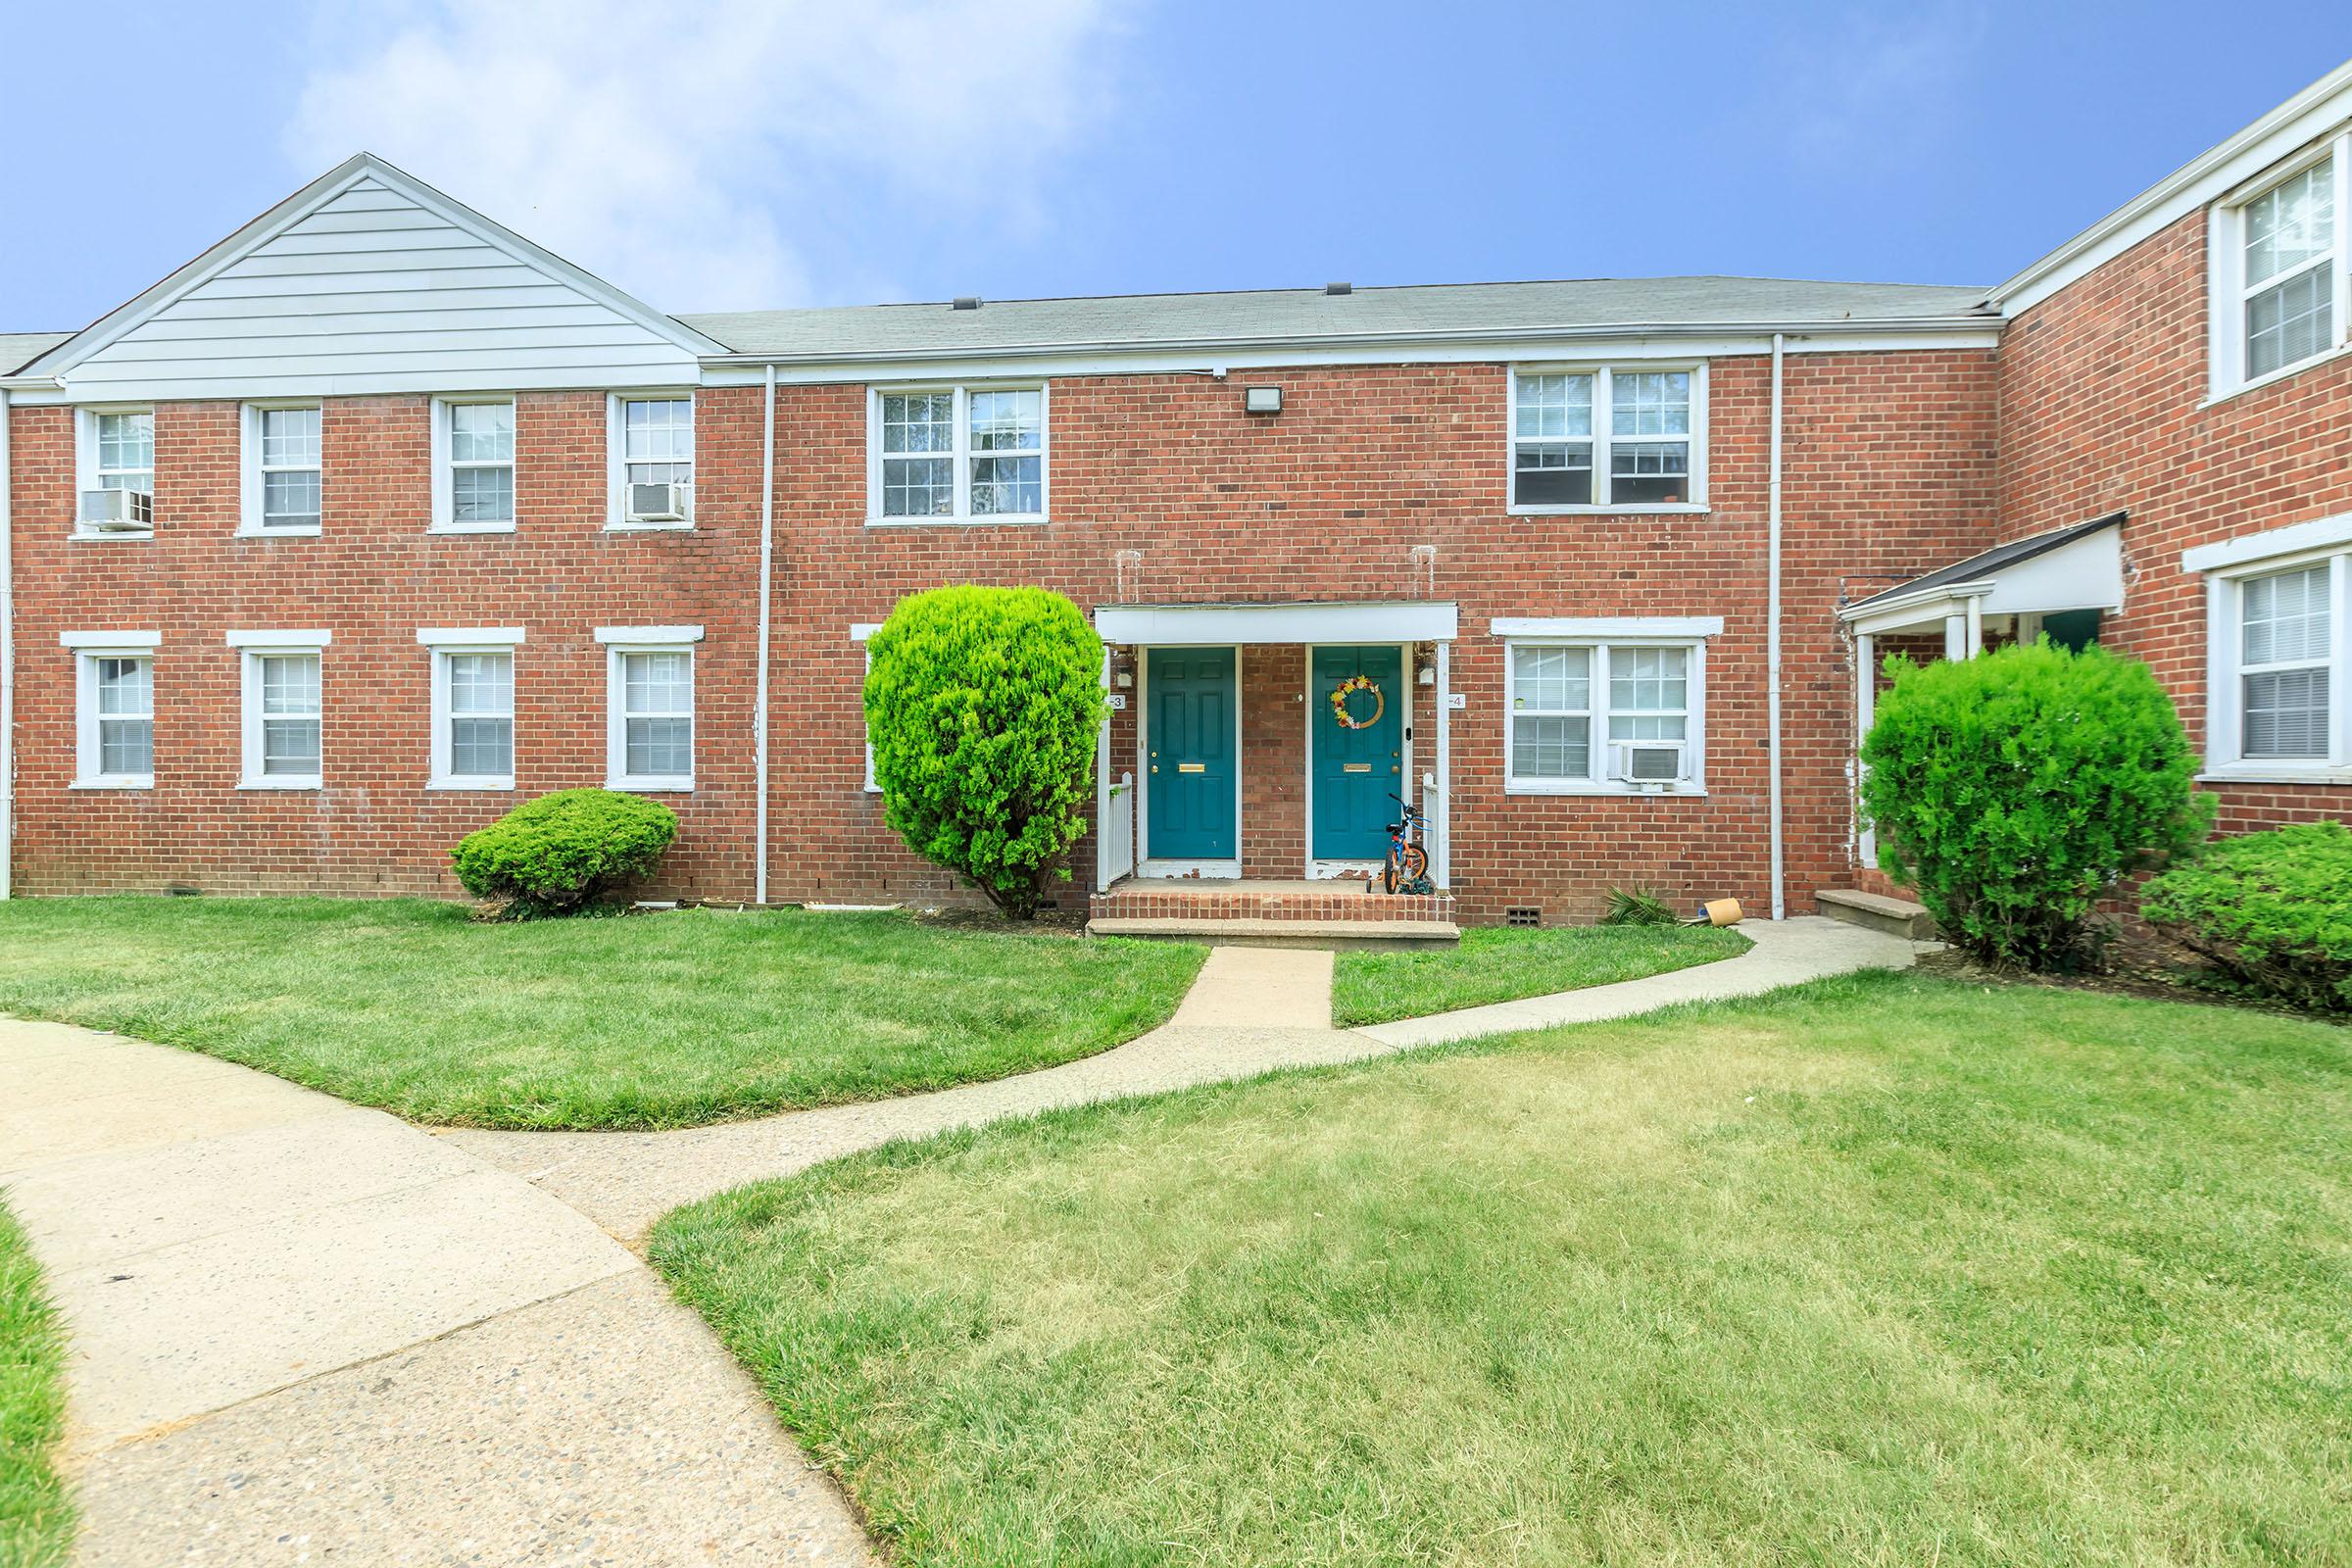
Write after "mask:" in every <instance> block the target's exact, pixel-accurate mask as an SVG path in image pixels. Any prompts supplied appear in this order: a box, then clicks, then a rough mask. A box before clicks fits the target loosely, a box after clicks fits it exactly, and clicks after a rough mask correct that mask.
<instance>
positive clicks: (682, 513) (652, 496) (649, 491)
mask: <svg viewBox="0 0 2352 1568" xmlns="http://www.w3.org/2000/svg"><path fill="white" fill-rule="evenodd" d="M629 520H630V521H631V522H684V521H685V520H686V487H685V486H684V485H682V484H676V483H664V484H632V485H630V486H629Z"/></svg>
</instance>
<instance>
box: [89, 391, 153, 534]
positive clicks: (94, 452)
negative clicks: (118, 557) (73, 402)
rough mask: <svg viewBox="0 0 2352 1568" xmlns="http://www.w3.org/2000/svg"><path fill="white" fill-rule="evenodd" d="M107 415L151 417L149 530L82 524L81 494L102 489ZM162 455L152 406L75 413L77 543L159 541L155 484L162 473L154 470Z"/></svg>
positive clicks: (103, 406)
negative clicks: (101, 441) (101, 423)
mask: <svg viewBox="0 0 2352 1568" xmlns="http://www.w3.org/2000/svg"><path fill="white" fill-rule="evenodd" d="M107 414H144V415H145V416H147V432H148V447H147V462H148V463H149V465H150V466H149V467H148V468H147V469H146V470H145V472H146V474H147V526H146V527H144V528H123V529H120V530H108V531H106V532H101V531H99V530H98V529H96V528H91V527H86V526H84V525H83V523H82V520H81V493H82V492H83V491H84V490H95V489H97V488H98V476H99V473H100V471H101V470H100V468H99V466H98V418H99V416H101V415H107ZM158 457H159V454H158V452H157V450H156V442H155V407H154V405H152V404H148V403H93V404H88V405H85V406H84V407H81V408H78V409H75V410H74V411H73V537H74V538H76V539H152V538H154V537H155V524H156V522H157V520H158V519H157V511H156V506H155V482H156V477H157V473H158V470H157V469H156V468H155V467H154V466H153V465H154V464H155V463H156V462H157V460H158ZM105 471H108V472H130V471H133V470H130V469H109V470H105Z"/></svg>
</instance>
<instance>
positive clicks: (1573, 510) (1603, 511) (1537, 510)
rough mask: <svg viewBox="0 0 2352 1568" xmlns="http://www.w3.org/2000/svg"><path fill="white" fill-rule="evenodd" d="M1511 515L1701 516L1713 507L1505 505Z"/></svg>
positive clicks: (1678, 503)
mask: <svg viewBox="0 0 2352 1568" xmlns="http://www.w3.org/2000/svg"><path fill="white" fill-rule="evenodd" d="M1503 510H1504V513H1505V514H1506V515H1509V516H1513V517H1703V516H1705V515H1707V514H1708V513H1710V512H1713V511H1714V510H1715V508H1714V507H1713V506H1712V505H1711V504H1710V503H1708V502H1704V501H1657V502H1650V503H1648V504H1646V505H1638V506H1624V507H1593V506H1574V507H1506V508H1504V509H1503Z"/></svg>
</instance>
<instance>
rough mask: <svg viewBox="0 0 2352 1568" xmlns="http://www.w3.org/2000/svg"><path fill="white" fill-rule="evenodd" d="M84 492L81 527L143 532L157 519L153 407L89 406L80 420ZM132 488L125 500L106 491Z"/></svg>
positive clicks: (78, 436)
mask: <svg viewBox="0 0 2352 1568" xmlns="http://www.w3.org/2000/svg"><path fill="white" fill-rule="evenodd" d="M75 437H76V442H75V444H76V446H77V448H78V458H79V462H78V465H77V466H78V467H79V469H80V479H79V483H78V484H77V485H76V486H75V488H76V489H78V490H79V491H80V492H81V493H82V494H81V498H80V505H79V507H78V509H77V512H76V516H77V518H78V521H77V528H78V530H79V531H80V532H82V533H84V534H90V533H111V534H121V533H139V532H146V531H149V530H151V529H152V528H153V527H154V519H155V413H154V411H153V410H151V409H85V410H83V411H82V412H81V414H80V415H79V416H78V417H77V418H76V420H75ZM117 490H121V491H127V492H129V493H130V495H131V496H132V497H133V498H134V499H133V500H131V501H129V502H126V503H125V502H120V501H117V500H115V499H114V498H112V497H108V496H106V495H104V494H103V492H108V491H117Z"/></svg>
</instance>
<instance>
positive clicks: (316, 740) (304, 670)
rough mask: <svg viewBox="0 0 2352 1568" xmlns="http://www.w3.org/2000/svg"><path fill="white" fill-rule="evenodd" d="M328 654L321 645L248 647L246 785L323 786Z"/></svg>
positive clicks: (243, 781) (242, 783)
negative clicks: (324, 683)
mask: <svg viewBox="0 0 2352 1568" xmlns="http://www.w3.org/2000/svg"><path fill="white" fill-rule="evenodd" d="M323 654H324V650H323V649H322V648H318V647H312V648H295V647H287V646H282V645H261V646H252V645H249V646H247V647H246V648H245V650H244V654H243V662H244V725H243V728H244V740H245V745H244V754H245V760H244V776H243V777H242V779H241V780H240V781H239V784H240V787H241V788H244V789H249V790H315V789H319V788H320V787H321V785H322V784H323V782H324V778H323V774H324V768H323V764H322V761H321V752H322V741H323V731H324V728H325V706H324V694H323V691H322V687H321V680H320V676H321V666H322V665H323V663H324V658H323Z"/></svg>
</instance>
